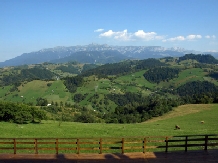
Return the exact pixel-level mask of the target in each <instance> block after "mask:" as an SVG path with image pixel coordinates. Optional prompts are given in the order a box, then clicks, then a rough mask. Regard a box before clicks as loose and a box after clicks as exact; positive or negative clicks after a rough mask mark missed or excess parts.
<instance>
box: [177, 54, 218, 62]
mask: <svg viewBox="0 0 218 163" xmlns="http://www.w3.org/2000/svg"><path fill="white" fill-rule="evenodd" d="M188 59H193V60H196V61H198V62H200V63H208V64H217V63H218V60H216V59H215V58H214V57H213V56H212V55H210V54H197V55H196V54H186V55H184V56H182V57H179V60H178V62H181V61H184V60H188Z"/></svg>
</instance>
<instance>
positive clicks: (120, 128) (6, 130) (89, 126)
mask: <svg viewBox="0 0 218 163" xmlns="http://www.w3.org/2000/svg"><path fill="white" fill-rule="evenodd" d="M217 115H218V105H217V104H198V105H183V106H180V107H178V108H175V109H174V111H171V112H169V113H168V114H166V115H164V116H162V117H157V118H153V119H151V120H149V121H147V122H144V123H139V124H104V123H95V124H94V123H75V122H63V123H61V126H60V127H59V123H58V122H55V121H43V122H42V123H41V124H23V125H17V124H14V123H8V122H1V123H0V124H1V125H0V131H1V136H0V137H2V138H6V137H9V138H12V137H16V138H19V137H30V138H33V137H42V138H45V137H51V138H53V137H58V138H62V137H63V138H66V137H79V138H81V137H129V136H175V135H195V134H218V131H217V129H218V123H217V120H218V116H217ZM201 121H204V122H205V123H203V124H202V123H201ZM175 125H179V126H180V127H181V129H180V130H175Z"/></svg>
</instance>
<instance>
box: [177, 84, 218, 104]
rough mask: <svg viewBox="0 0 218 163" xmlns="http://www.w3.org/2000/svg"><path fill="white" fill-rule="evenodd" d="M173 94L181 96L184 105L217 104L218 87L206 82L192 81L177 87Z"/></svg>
mask: <svg viewBox="0 0 218 163" xmlns="http://www.w3.org/2000/svg"><path fill="white" fill-rule="evenodd" d="M174 93H177V94H179V95H180V96H181V98H182V99H183V101H184V103H192V104H199V103H217V102H218V87H217V86H216V85H214V84H213V83H210V82H208V81H192V82H188V83H186V84H184V85H181V86H180V87H178V88H177V89H176V90H175V92H174Z"/></svg>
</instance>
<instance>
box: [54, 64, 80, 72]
mask: <svg viewBox="0 0 218 163" xmlns="http://www.w3.org/2000/svg"><path fill="white" fill-rule="evenodd" d="M56 70H61V71H62V72H68V73H71V74H79V73H80V72H79V70H78V68H76V67H74V66H72V65H71V64H68V65H67V66H63V65H62V66H58V67H57V68H56Z"/></svg>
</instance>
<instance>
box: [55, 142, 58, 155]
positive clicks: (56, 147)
mask: <svg viewBox="0 0 218 163" xmlns="http://www.w3.org/2000/svg"><path fill="white" fill-rule="evenodd" d="M55 144H56V146H55V149H56V154H58V139H56V142H55Z"/></svg>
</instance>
